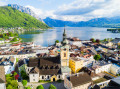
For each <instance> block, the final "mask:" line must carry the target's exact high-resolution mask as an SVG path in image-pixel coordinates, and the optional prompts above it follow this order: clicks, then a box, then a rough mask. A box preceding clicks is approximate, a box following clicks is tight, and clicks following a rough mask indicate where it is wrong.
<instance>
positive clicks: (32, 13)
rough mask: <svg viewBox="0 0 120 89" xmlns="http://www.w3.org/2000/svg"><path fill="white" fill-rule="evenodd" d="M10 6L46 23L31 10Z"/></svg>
mask: <svg viewBox="0 0 120 89" xmlns="http://www.w3.org/2000/svg"><path fill="white" fill-rule="evenodd" d="M8 6H10V7H12V8H15V9H17V10H19V11H21V12H24V13H27V14H29V15H31V16H33V17H35V18H36V19H38V20H40V21H41V22H44V21H43V20H42V19H41V18H40V17H39V16H37V15H36V14H35V13H34V12H33V11H32V10H31V9H29V8H27V7H23V6H20V5H17V4H8Z"/></svg>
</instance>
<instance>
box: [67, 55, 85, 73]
mask: <svg viewBox="0 0 120 89" xmlns="http://www.w3.org/2000/svg"><path fill="white" fill-rule="evenodd" d="M83 62H84V61H83V60H81V59H79V58H73V57H71V58H70V59H69V67H70V68H71V70H72V72H73V73H78V72H79V71H80V69H82V67H83Z"/></svg>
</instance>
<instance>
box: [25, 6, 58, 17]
mask: <svg viewBox="0 0 120 89" xmlns="http://www.w3.org/2000/svg"><path fill="white" fill-rule="evenodd" d="M25 7H28V8H30V9H31V10H32V11H33V12H34V13H35V14H36V15H37V16H39V17H40V18H42V19H44V18H46V17H52V18H55V17H56V15H55V14H54V10H50V11H43V10H42V9H38V8H35V7H33V6H30V5H27V6H25Z"/></svg>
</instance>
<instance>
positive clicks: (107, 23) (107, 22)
mask: <svg viewBox="0 0 120 89" xmlns="http://www.w3.org/2000/svg"><path fill="white" fill-rule="evenodd" d="M44 22H45V23H46V24H47V25H48V26H50V27H63V26H64V25H66V26H69V27H120V17H119V16H117V17H111V18H96V19H91V20H89V21H80V22H72V21H63V20H57V19H52V18H49V17H47V18H46V19H44Z"/></svg>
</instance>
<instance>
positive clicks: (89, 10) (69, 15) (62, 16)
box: [28, 0, 120, 21]
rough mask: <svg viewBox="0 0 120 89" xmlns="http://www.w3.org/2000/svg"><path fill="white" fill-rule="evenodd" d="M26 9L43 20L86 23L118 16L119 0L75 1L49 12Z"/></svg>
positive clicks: (119, 10)
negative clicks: (47, 18)
mask: <svg viewBox="0 0 120 89" xmlns="http://www.w3.org/2000/svg"><path fill="white" fill-rule="evenodd" d="M40 1H44V0H40ZM28 7H29V8H30V9H32V10H33V11H34V12H35V13H36V14H37V15H39V16H40V17H41V18H43V19H44V18H45V17H51V18H53V19H59V20H65V21H88V20H90V19H94V18H101V17H113V16H120V9H119V8H120V1H119V0H75V1H73V2H72V3H69V4H63V5H61V6H59V7H58V8H55V9H57V10H50V11H43V10H41V9H37V8H34V7H32V6H28Z"/></svg>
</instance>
